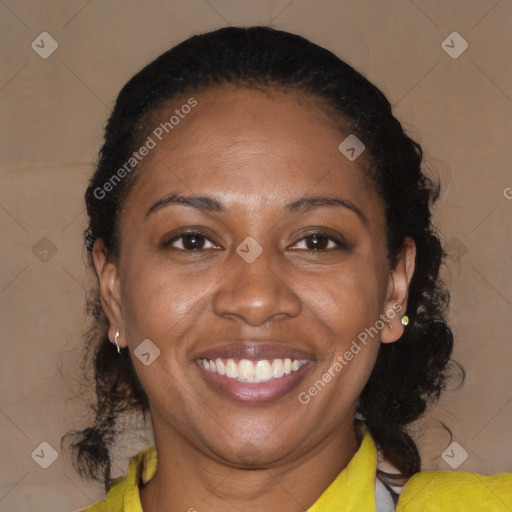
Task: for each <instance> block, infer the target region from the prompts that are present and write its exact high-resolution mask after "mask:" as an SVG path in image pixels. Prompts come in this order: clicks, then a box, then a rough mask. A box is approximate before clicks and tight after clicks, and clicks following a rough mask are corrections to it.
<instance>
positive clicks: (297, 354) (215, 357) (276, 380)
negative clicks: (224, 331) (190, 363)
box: [194, 343, 315, 404]
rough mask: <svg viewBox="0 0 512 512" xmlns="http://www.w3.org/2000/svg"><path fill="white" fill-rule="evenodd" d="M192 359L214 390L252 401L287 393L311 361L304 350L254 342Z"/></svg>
mask: <svg viewBox="0 0 512 512" xmlns="http://www.w3.org/2000/svg"><path fill="white" fill-rule="evenodd" d="M244 356H245V357H244ZM194 362H195V363H196V365H197V368H198V369H199V370H200V374H201V375H202V377H203V378H204V380H205V381H206V382H207V383H208V384H209V385H210V386H211V387H212V388H213V389H214V391H216V392H217V393H220V394H221V395H223V396H224V397H228V398H231V399H233V400H235V401H239V402H244V403H254V404H255V403H266V402H272V401H275V400H278V399H279V398H282V397H283V396H285V395H287V394H289V393H290V392H291V391H293V389H295V388H296V387H297V386H298V385H299V383H300V382H301V381H302V380H303V379H304V377H305V375H306V373H307V371H308V370H309V369H310V368H311V367H312V366H313V365H314V363H315V361H314V358H313V357H312V356H311V355H310V354H307V353H305V352H301V351H295V350H291V349H290V348H287V347H283V346H281V345H275V344H255V343H249V344H237V345H231V346H226V347H221V348H219V349H213V350H209V351H208V353H205V354H204V355H202V356H201V357H199V358H197V359H195V361H194Z"/></svg>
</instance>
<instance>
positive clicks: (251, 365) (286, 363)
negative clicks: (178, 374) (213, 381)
mask: <svg viewBox="0 0 512 512" xmlns="http://www.w3.org/2000/svg"><path fill="white" fill-rule="evenodd" d="M199 362H200V364H202V365H203V367H204V368H205V369H206V370H207V371H209V372H212V373H217V374H218V375H222V376H225V377H227V378H228V379H233V380H236V381H238V382H250V383H256V384H258V383H263V382H269V381H270V380H273V379H281V378H283V377H284V376H285V375H289V374H290V373H292V372H296V371H298V370H300V369H301V368H302V367H304V366H305V365H306V364H307V363H308V361H307V360H306V359H291V358H286V359H274V360H273V361H272V362H271V361H270V360H268V359H260V360H257V361H251V360H250V359H240V360H239V361H237V360H235V359H222V358H217V359H215V360H213V359H201V360H200V361H199Z"/></svg>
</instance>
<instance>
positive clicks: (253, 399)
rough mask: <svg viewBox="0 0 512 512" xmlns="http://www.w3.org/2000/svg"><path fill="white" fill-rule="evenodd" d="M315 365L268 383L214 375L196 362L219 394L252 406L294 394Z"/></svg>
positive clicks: (311, 363)
mask: <svg viewBox="0 0 512 512" xmlns="http://www.w3.org/2000/svg"><path fill="white" fill-rule="evenodd" d="M313 364H314V362H313V361H309V362H308V363H307V364H305V365H304V366H303V367H302V368H300V369H299V370H297V371H294V372H291V373H289V374H288V375H284V376H283V377H280V378H279V379H272V380H269V381H267V382H239V381H237V380H235V379H230V378H229V377H226V376H225V375H219V374H218V373H213V372H211V371H209V370H207V369H206V368H205V367H204V366H203V365H202V363H200V362H196V365H197V367H198V368H199V370H200V372H201V375H203V377H204V378H205V380H206V382H208V384H211V385H212V386H213V387H214V388H215V389H216V390H217V391H218V392H220V393H221V394H222V395H224V396H228V397H229V398H232V399H233V400H236V401H238V402H243V403H250V404H263V403H267V402H272V401H274V400H278V399H279V398H282V397H283V396H285V395H287V394H288V393H290V392H292V391H293V390H294V389H295V388H296V387H297V386H298V385H299V384H300V383H301V382H302V380H303V379H304V377H305V375H306V372H307V371H308V370H309V369H310V368H311V366H313Z"/></svg>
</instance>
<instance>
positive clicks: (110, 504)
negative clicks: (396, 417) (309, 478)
mask: <svg viewBox="0 0 512 512" xmlns="http://www.w3.org/2000/svg"><path fill="white" fill-rule="evenodd" d="M156 464H157V456H156V450H155V447H154V446H150V447H149V448H146V449H144V450H142V451H141V452H139V453H138V454H137V455H136V456H135V457H134V458H133V459H132V460H131V462H130V464H129V466H128V473H127V475H126V477H124V478H121V479H119V480H117V481H116V483H115V484H114V485H113V486H112V487H111V489H110V490H109V492H108V494H107V498H106V500H104V501H101V502H100V503H97V504H96V505H92V506H90V507H88V508H86V509H84V510H82V511H80V512H143V510H142V506H141V503H140V498H139V485H140V483H141V482H143V483H146V482H148V481H149V480H151V478H152V477H153V475H154V474H155V472H156ZM376 468H377V448H376V446H375V443H374V441H373V439H372V437H371V436H370V434H369V433H368V432H365V434H364V437H363V440H362V442H361V446H360V447H359V450H358V451H357V453H356V454H355V455H354V456H353V457H352V459H351V461H350V463H349V464H348V465H347V467H346V468H345V469H344V470H343V471H342V472H341V473H340V474H339V475H338V476H337V477H336V479H335V480H334V482H332V484H331V485H330V486H329V487H328V488H327V489H326V490H325V491H324V493H323V494H322V495H321V496H320V497H319V498H318V500H317V501H316V503H315V504H314V505H313V506H311V507H310V508H309V509H308V511H307V512H349V511H353V512H375V511H376V504H375V473H376ZM396 512H512V473H501V474H499V475H494V476H490V477H485V476H482V475H478V474H475V473H447V472H425V473H417V474H416V475H414V476H413V477H411V478H410V479H409V481H408V482H407V483H406V485H405V486H404V488H403V490H402V492H401V494H400V499H399V501H398V505H397V507H396Z"/></svg>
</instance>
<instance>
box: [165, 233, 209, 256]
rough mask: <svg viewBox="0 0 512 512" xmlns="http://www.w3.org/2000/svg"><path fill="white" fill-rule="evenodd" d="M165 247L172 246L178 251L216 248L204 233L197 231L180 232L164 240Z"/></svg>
mask: <svg viewBox="0 0 512 512" xmlns="http://www.w3.org/2000/svg"><path fill="white" fill-rule="evenodd" d="M164 246H165V247H172V248H173V249H178V250H180V251H201V250H204V249H218V248H219V247H218V246H217V245H215V244H214V243H213V242H212V241H211V240H209V239H208V238H207V237H206V235H205V234H204V233H201V232H199V231H189V232H187V233H181V234H180V235H177V236H174V237H173V238H171V239H169V240H167V241H165V242H164Z"/></svg>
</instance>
